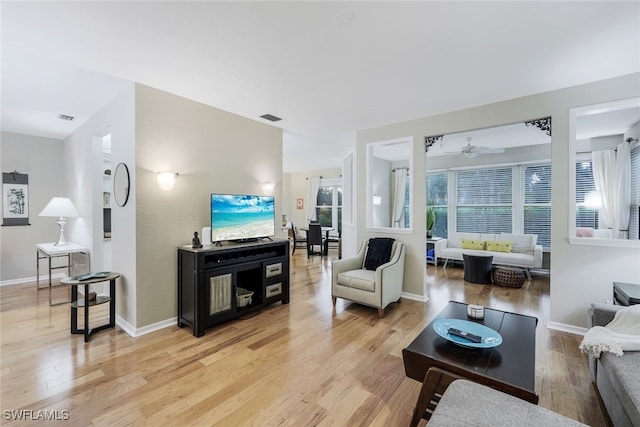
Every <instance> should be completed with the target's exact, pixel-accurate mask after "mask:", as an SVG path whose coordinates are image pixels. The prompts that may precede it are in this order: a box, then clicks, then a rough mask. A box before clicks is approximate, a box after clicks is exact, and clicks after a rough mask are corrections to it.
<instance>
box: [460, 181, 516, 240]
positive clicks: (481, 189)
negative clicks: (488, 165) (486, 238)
mask: <svg viewBox="0 0 640 427" xmlns="http://www.w3.org/2000/svg"><path fill="white" fill-rule="evenodd" d="M456 175H457V176H456V192H457V204H456V231H459V232H470V233H511V232H512V230H513V198H512V190H511V182H512V176H513V170H512V168H498V169H476V170H465V171H458V172H457V173H456Z"/></svg>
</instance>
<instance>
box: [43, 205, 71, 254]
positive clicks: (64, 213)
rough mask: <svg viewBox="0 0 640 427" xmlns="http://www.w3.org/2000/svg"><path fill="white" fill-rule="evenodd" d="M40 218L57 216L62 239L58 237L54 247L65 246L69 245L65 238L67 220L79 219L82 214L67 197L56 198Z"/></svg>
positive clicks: (46, 207)
mask: <svg viewBox="0 0 640 427" xmlns="http://www.w3.org/2000/svg"><path fill="white" fill-rule="evenodd" d="M39 216H55V217H57V218H58V227H60V237H58V241H57V242H55V243H54V246H65V245H68V243H67V241H66V240H65V238H64V224H65V223H66V222H67V220H66V219H65V218H77V217H79V216H80V214H79V213H78V211H77V210H76V207H75V206H73V203H71V200H70V199H67V198H66V197H54V198H53V199H51V201H50V202H49V204H48V205H47V206H45V208H44V209H43V210H42V212H40V215H39Z"/></svg>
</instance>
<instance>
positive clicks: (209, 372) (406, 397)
mask: <svg viewBox="0 0 640 427" xmlns="http://www.w3.org/2000/svg"><path fill="white" fill-rule="evenodd" d="M332 258H333V256H330V257H328V258H321V257H317V256H316V257H311V258H307V257H306V254H305V253H303V252H299V253H298V254H297V255H296V256H293V257H292V258H291V303H290V304H288V305H281V304H275V305H273V306H270V307H267V308H264V309H263V310H262V311H261V312H260V314H259V315H257V316H255V317H252V318H246V319H238V320H234V321H231V322H228V323H225V324H222V325H219V326H216V327H215V328H212V329H209V330H207V332H206V334H205V336H203V337H201V338H194V337H193V335H192V334H191V331H189V330H188V329H187V328H184V329H180V328H178V327H177V326H173V327H169V328H165V329H163V330H161V331H157V332H154V333H151V334H147V335H144V336H141V337H137V338H131V337H129V336H128V335H126V334H125V333H124V332H123V331H122V330H120V329H119V328H116V329H115V330H106V331H102V332H100V333H98V334H96V335H95V336H94V337H92V339H91V341H90V342H89V343H84V342H83V340H82V336H80V335H71V334H70V333H69V314H70V313H69V306H68V305H60V306H54V307H49V305H48V295H47V291H46V290H41V291H36V290H35V283H34V284H28V285H13V286H5V287H2V288H0V332H1V334H2V337H1V347H0V350H1V360H0V375H1V380H2V383H1V386H0V390H1V398H2V399H1V406H2V409H3V410H21V409H22V410H32V411H38V410H45V409H46V410H58V411H62V410H67V411H69V415H70V420H69V422H68V423H69V424H68V425H81V426H85V425H94V426H103V425H104V426H107V425H108V426H129V425H136V426H137V425H150V426H159V425H194V426H201V425H216V426H234V427H235V426H261V427H262V426H302V425H305V426H306V425H317V426H325V425H327V426H328V425H331V426H405V425H408V423H409V420H410V418H411V413H412V410H413V406H414V404H415V401H416V398H417V394H418V391H419V389H420V384H419V383H418V382H417V381H414V380H411V379H409V378H407V377H406V376H405V374H404V365H403V362H402V349H403V348H405V347H406V346H407V345H408V344H409V343H410V342H411V341H412V340H413V339H414V338H415V337H416V336H417V335H418V334H419V333H420V331H421V330H422V329H423V328H424V327H425V326H426V325H427V324H428V323H429V322H430V321H431V320H432V319H433V318H434V317H435V316H436V315H437V314H438V313H439V312H440V310H442V309H443V308H444V306H445V305H446V304H447V303H448V301H450V300H455V301H463V302H467V303H473V304H481V305H484V306H489V307H493V308H497V309H500V310H507V311H513V312H517V313H522V314H527V315H531V316H536V317H537V318H538V319H539V323H538V328H537V331H536V340H537V342H536V382H535V384H536V391H537V392H538V394H539V395H540V405H541V406H544V407H547V408H549V409H552V410H554V411H557V412H560V413H563V414H565V415H567V416H569V417H571V418H574V419H577V420H579V421H581V422H583V423H586V424H589V425H593V426H602V425H604V421H603V420H604V418H603V415H602V413H601V412H600V409H599V407H598V405H597V404H596V397H595V394H594V391H593V389H592V387H591V378H590V374H589V371H588V363H587V358H586V356H585V355H583V354H582V353H580V352H579V350H578V349H577V346H578V345H579V343H580V339H581V338H580V337H578V336H575V335H571V334H567V333H561V332H557V331H551V330H548V329H547V328H546V326H545V325H546V323H547V322H548V321H549V278H548V277H546V276H544V275H534V278H533V280H530V281H527V282H526V283H525V285H524V286H523V287H522V288H521V289H513V288H500V287H492V286H484V285H475V284H471V283H465V282H464V281H463V280H462V268H460V267H448V268H447V269H443V268H442V266H438V267H434V266H428V267H427V269H426V277H427V280H428V289H429V298H430V299H429V301H427V302H425V303H422V302H418V301H412V300H405V299H403V300H402V301H401V302H400V303H398V304H395V303H394V304H392V305H391V306H390V307H388V308H387V310H386V312H385V317H384V318H382V319H380V318H378V313H377V310H375V309H373V308H370V307H365V306H361V305H358V304H355V303H352V302H349V301H345V300H342V299H339V300H338V302H337V304H336V306H335V307H334V306H333V305H332V303H331V259H332ZM67 296H68V294H65V292H64V289H54V298H55V299H63V298H64V297H67ZM585 314H586V307H585ZM106 316H107V307H106V305H103V306H98V307H94V308H93V309H92V311H91V322H94V321H95V322H100V323H102V322H104V320H105V319H106ZM3 423H6V424H7V425H29V424H34V425H35V424H37V423H38V422H37V421H34V422H33V423H26V424H25V423H24V422H22V423H21V422H17V421H10V420H3ZM40 425H42V424H40Z"/></svg>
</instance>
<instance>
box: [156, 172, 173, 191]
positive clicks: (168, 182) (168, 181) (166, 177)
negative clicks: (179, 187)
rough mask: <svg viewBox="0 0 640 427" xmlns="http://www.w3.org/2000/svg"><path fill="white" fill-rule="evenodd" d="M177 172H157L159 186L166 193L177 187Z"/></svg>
mask: <svg viewBox="0 0 640 427" xmlns="http://www.w3.org/2000/svg"><path fill="white" fill-rule="evenodd" d="M177 177H178V173H177V172H157V173H156V179H157V180H158V186H159V187H160V189H162V190H164V191H170V190H172V189H173V187H175V185H176V178H177Z"/></svg>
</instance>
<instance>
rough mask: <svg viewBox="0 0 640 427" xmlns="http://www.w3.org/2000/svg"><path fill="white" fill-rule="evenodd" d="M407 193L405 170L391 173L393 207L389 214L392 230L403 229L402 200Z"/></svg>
mask: <svg viewBox="0 0 640 427" xmlns="http://www.w3.org/2000/svg"><path fill="white" fill-rule="evenodd" d="M406 191H407V169H404V168H400V169H396V170H395V171H393V207H392V209H391V214H392V218H393V225H392V226H393V228H404V221H402V219H403V218H404V200H405V192H406Z"/></svg>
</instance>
